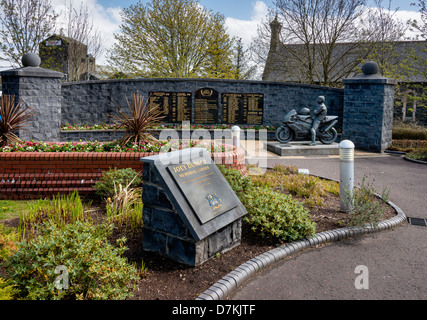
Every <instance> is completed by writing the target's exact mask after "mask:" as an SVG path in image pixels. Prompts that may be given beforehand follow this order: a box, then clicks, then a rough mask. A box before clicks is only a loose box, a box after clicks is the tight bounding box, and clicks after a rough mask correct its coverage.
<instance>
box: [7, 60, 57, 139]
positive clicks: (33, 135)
mask: <svg viewBox="0 0 427 320" xmlns="http://www.w3.org/2000/svg"><path fill="white" fill-rule="evenodd" d="M61 78H62V74H61V73H59V72H54V71H50V70H45V69H42V68H38V67H24V68H20V69H15V70H11V71H4V72H2V82H3V94H4V95H14V96H15V102H18V101H21V102H23V103H24V104H25V105H28V106H30V107H31V108H32V109H33V110H36V111H37V115H36V116H35V117H34V118H32V119H31V120H30V121H29V123H28V125H27V126H26V127H25V128H22V129H20V130H18V135H19V137H20V138H21V139H23V140H33V139H34V140H39V141H58V140H59V133H60V125H61Z"/></svg>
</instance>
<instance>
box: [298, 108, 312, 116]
mask: <svg viewBox="0 0 427 320" xmlns="http://www.w3.org/2000/svg"><path fill="white" fill-rule="evenodd" d="M299 114H301V115H303V116H308V115H309V114H310V109H309V108H302V109H301V110H300V111H299Z"/></svg>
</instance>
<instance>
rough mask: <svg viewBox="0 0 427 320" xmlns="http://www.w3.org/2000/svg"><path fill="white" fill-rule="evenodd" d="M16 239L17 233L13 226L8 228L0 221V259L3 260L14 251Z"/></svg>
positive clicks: (17, 238)
mask: <svg viewBox="0 0 427 320" xmlns="http://www.w3.org/2000/svg"><path fill="white" fill-rule="evenodd" d="M18 240H19V235H18V233H16V232H15V230H14V229H13V228H8V227H6V226H5V225H3V224H1V223H0V261H2V260H5V259H6V258H8V257H9V256H10V255H12V254H13V253H14V252H15V250H16V246H15V243H16V242H17V241H18Z"/></svg>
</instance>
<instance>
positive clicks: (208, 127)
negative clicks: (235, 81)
mask: <svg viewBox="0 0 427 320" xmlns="http://www.w3.org/2000/svg"><path fill="white" fill-rule="evenodd" d="M233 126H234V125H233V124H214V125H203V124H192V125H190V127H188V128H186V129H190V130H196V129H206V130H215V129H223V130H224V129H231V128H232V127H233ZM238 126H239V127H240V129H242V130H247V129H254V130H261V129H266V130H268V131H276V129H277V127H275V126H265V125H238ZM120 129H121V128H120V126H118V125H116V124H106V123H100V124H95V125H88V124H80V125H70V124H68V123H66V124H64V125H62V126H61V130H62V131H80V130H87V131H90V130H120ZM151 129H152V130H162V129H177V130H181V129H183V126H182V125H180V124H162V125H159V126H155V127H152V128H151Z"/></svg>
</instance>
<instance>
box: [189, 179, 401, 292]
mask: <svg viewBox="0 0 427 320" xmlns="http://www.w3.org/2000/svg"><path fill="white" fill-rule="evenodd" d="M326 179H327V178H326ZM328 180H332V179H328ZM376 196H377V197H379V198H381V196H380V195H379V194H376ZM387 204H389V205H390V206H392V207H393V209H394V210H395V211H396V213H397V215H396V216H395V217H393V218H391V219H388V220H385V221H381V222H380V223H378V226H377V227H375V228H374V227H370V226H366V227H346V228H339V229H334V230H328V231H324V232H320V233H317V234H315V235H314V236H312V237H310V238H308V239H304V240H299V241H295V242H292V243H289V244H285V245H283V246H280V247H278V248H275V249H272V250H270V251H267V252H265V253H263V254H261V255H259V256H257V257H255V258H253V259H251V260H248V261H247V262H245V263H243V264H242V265H240V266H239V267H237V268H236V269H234V270H233V271H231V272H230V273H228V274H227V275H226V276H224V277H222V278H221V279H220V280H219V281H217V282H216V283H215V284H213V285H212V286H211V287H210V288H209V289H207V290H205V291H204V292H203V293H201V294H200V295H199V296H198V297H197V299H196V300H222V299H225V298H226V297H227V296H228V295H229V294H230V293H231V292H232V291H234V290H235V289H237V287H238V286H240V285H241V284H242V283H243V282H244V281H245V280H247V279H248V278H249V277H251V276H252V275H254V274H255V273H256V272H258V271H260V270H261V269H264V268H266V267H267V266H269V265H271V264H273V263H275V262H277V261H279V260H282V259H283V258H285V257H287V256H290V255H292V254H294V253H296V252H299V251H301V250H303V249H306V248H310V247H314V246H317V245H319V244H322V243H328V242H335V241H339V240H342V239H346V238H349V237H352V236H355V235H363V234H369V233H374V232H380V231H384V230H389V229H392V228H393V227H395V226H397V225H399V224H401V223H403V222H405V221H406V215H405V214H404V212H403V211H402V210H401V209H400V208H399V207H398V206H396V205H395V204H394V203H393V202H391V201H387Z"/></svg>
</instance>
